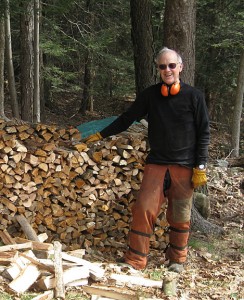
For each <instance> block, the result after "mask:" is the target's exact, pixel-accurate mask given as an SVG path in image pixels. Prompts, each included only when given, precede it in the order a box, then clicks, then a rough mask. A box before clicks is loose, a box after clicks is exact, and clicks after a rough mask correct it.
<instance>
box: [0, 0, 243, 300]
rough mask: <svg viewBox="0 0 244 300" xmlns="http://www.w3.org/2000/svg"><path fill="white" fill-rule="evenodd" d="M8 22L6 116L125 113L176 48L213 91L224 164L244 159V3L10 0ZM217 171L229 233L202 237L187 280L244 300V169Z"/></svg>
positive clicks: (218, 205)
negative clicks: (159, 56)
mask: <svg viewBox="0 0 244 300" xmlns="http://www.w3.org/2000/svg"><path fill="white" fill-rule="evenodd" d="M0 16H1V17H0V117H1V118H4V119H5V120H8V119H12V118H13V117H14V118H16V119H19V120H23V121H25V122H29V123H33V122H34V123H36V122H43V123H49V124H50V123H56V124H58V125H60V126H75V127H76V126H78V125H80V124H81V123H84V122H87V121H91V120H94V119H103V118H106V117H110V116H116V115H119V114H120V113H121V112H123V111H124V110H125V109H126V108H127V107H128V105H130V103H131V101H133V100H134V99H135V97H136V95H137V94H138V93H139V92H140V91H141V90H142V89H144V88H145V87H146V86H148V85H150V84H153V83H155V82H157V81H158V80H159V77H158V74H157V70H156V65H155V63H154V57H155V54H156V53H157V52H158V50H160V49H161V48H162V47H163V46H168V47H170V48H174V49H176V50H177V51H178V52H179V53H180V54H181V55H182V57H183V61H184V71H183V73H182V80H184V81H185V82H187V83H189V84H192V85H195V86H196V87H197V88H199V89H200V90H202V91H203V92H204V93H205V98H206V103H207V106H208V110H209V115H210V120H211V129H212V132H213V133H214V135H212V136H211V144H212V145H211V149H210V150H211V153H213V152H214V154H215V155H214V159H215V158H217V159H220V163H221V162H223V160H221V159H223V158H224V159H225V158H227V157H229V156H231V155H232V154H234V156H241V157H242V156H243V153H244V148H243V147H244V144H243V140H244V139H243V137H244V132H243V118H242V117H243V111H242V105H243V91H244V50H243V45H244V43H243V25H244V11H243V1H241V0H234V1H233V0H188V1H182V0H165V1H163V0H151V1H150V0H130V1H123V0H113V1H112V0H106V1H100V0H97V1H95V0H77V1H74V0H69V1H65V0H46V1H39V0H22V1H19V0H11V1H9V0H1V5H0ZM216 144H218V147H215V145H216ZM213 148H214V151H213ZM212 158H213V157H212ZM216 161H217V162H218V160H215V161H214V162H215V163H216ZM224 162H226V161H224ZM242 166H243V164H242ZM212 168H213V170H212V169H211V170H210V171H211V172H212V173H211V176H210V177H211V182H210V183H209V188H210V190H211V207H213V209H212V215H211V217H212V218H214V221H216V220H217V223H218V224H220V225H221V226H223V224H225V229H228V230H229V235H228V236H227V237H225V238H224V239H221V240H217V239H216V240H214V241H213V240H211V239H210V240H209V239H208V238H207V239H206V240H207V241H206V240H205V238H203V236H200V238H199V237H197V239H196V240H194V239H192V241H191V247H192V248H194V249H192V250H191V253H192V256H191V257H190V262H189V265H188V268H190V269H191V270H195V272H196V277H194V278H195V279H194V278H193V277H192V278H191V276H192V275H191V274H192V272H187V273H186V274H184V275H183V277H182V281H181V283H180V284H181V286H182V288H181V289H182V290H184V289H185V285H186V283H187V282H190V285H189V286H190V287H189V291H186V292H188V293H189V295H190V297H191V299H243V296H242V295H243V290H242V291H241V283H242V282H243V273H242V270H243V269H242V268H241V260H242V258H243V237H242V234H240V232H241V230H243V205H242V203H243V202H242V198H243V181H242V185H240V183H241V179H240V174H241V171H238V172H237V171H236V170H235V169H233V168H226V170H224V171H223V168H222V167H221V166H219V165H218V163H217V166H215V165H214V166H212ZM200 242H205V244H204V245H207V246H206V247H207V250H206V249H205V248H204V247H203V246H202V244H201V245H200V246H199V244H198V243H200ZM194 243H195V244H196V243H197V246H196V245H195V246H194ZM193 246H194V247H193ZM210 246H211V249H212V250H211V249H210ZM195 249H196V251H195ZM210 250H211V251H212V252H213V253H214V254H212V256H211V257H210V256H209V252H210ZM103 254H104V253H103ZM216 254H217V255H216ZM160 255H161V254H160ZM215 255H216V256H218V258H217V262H218V263H216V260H215V258H214V256H215ZM101 257H102V255H101ZM160 258H161V256H160ZM152 260H153V256H152ZM157 261H158V263H159V264H161V261H160V259H159V258H158V256H157V255H155V257H154V260H153V261H152V268H151V269H152V270H154V269H155V265H156V262H157ZM194 276H195V275H194ZM4 295H5V293H4ZM0 296H2V295H1V287H0ZM2 297H3V296H2ZM6 297H8V296H6ZM75 297H76V298H75V299H78V298H77V296H75ZM194 297H195V298H194ZM3 299H5V298H3ZM6 299H10V298H6ZM82 299H83V298H82Z"/></svg>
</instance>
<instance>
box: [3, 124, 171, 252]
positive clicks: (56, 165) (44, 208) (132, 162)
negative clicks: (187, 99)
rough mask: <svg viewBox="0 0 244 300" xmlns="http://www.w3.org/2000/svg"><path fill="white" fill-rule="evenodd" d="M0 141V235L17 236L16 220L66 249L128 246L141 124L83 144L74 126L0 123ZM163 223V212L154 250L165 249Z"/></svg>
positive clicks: (140, 161)
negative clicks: (22, 220) (21, 219)
mask: <svg viewBox="0 0 244 300" xmlns="http://www.w3.org/2000/svg"><path fill="white" fill-rule="evenodd" d="M0 136H1V138H0V212H1V214H0V230H5V229H8V231H9V232H10V233H11V234H12V235H13V236H19V237H21V236H22V232H21V230H20V229H19V225H18V223H17V221H16V218H15V215H16V214H20V215H23V216H25V218H26V219H27V220H28V222H29V224H30V225H31V226H32V227H33V229H34V230H35V231H36V232H37V233H38V234H41V233H44V232H46V233H47V235H48V241H47V242H49V243H50V242H52V241H54V240H59V241H60V242H61V243H62V244H63V247H64V248H65V249H66V250H75V249H79V248H81V247H84V248H86V249H87V248H89V247H94V246H95V247H99V248H100V249H101V248H102V249H104V251H113V249H116V248H120V247H124V246H125V245H126V239H127V234H128V231H129V224H130V219H131V210H130V208H131V205H132V204H133V202H134V200H135V196H136V193H137V191H138V190H139V186H140V183H141V179H142V172H143V165H144V160H145V157H146V155H147V151H148V144H147V138H146V130H145V128H144V127H143V126H142V125H137V124H135V125H133V126H131V130H129V131H127V132H124V133H122V134H120V135H117V136H113V137H110V138H107V139H104V140H103V141H100V142H97V143H93V144H90V145H86V144H84V143H82V142H81V135H80V133H79V131H78V130H77V129H75V128H69V129H63V128H58V127H57V126H55V125H52V126H48V125H43V124H37V125H30V124H27V123H24V124H16V123H13V122H5V121H3V120H0ZM165 224H166V220H165V218H164V214H163V213H162V214H161V215H160V217H159V218H158V220H157V225H158V227H156V228H155V236H153V237H152V240H151V246H152V247H153V248H156V249H158V248H164V247H165V239H166V235H165V233H164V231H163V230H162V229H161V228H162V225H165Z"/></svg>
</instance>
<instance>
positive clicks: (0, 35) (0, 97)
mask: <svg viewBox="0 0 244 300" xmlns="http://www.w3.org/2000/svg"><path fill="white" fill-rule="evenodd" d="M4 39H5V36H4V18H3V14H1V13H0V115H1V117H4V48H5V43H4Z"/></svg>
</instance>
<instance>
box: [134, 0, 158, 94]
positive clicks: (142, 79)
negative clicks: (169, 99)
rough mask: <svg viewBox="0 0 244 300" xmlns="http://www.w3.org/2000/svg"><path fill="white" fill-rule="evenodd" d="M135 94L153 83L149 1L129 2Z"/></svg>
mask: <svg viewBox="0 0 244 300" xmlns="http://www.w3.org/2000/svg"><path fill="white" fill-rule="evenodd" d="M130 9H131V25H132V31H131V33H132V42H133V47H134V64H135V81H136V93H137V94H138V93H140V92H141V91H142V90H144V89H145V88H146V87H148V86H150V85H152V84H153V83H155V79H156V78H155V68H154V64H153V57H154V49H153V33H152V24H151V15H152V12H151V1H149V0H131V1H130Z"/></svg>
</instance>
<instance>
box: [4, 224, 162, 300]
mask: <svg viewBox="0 0 244 300" xmlns="http://www.w3.org/2000/svg"><path fill="white" fill-rule="evenodd" d="M0 237H1V239H2V241H3V242H4V244H5V246H0V273H1V275H0V279H1V282H2V283H3V282H4V283H5V286H6V287H7V288H6V290H7V291H8V292H9V293H10V294H17V295H20V294H23V293H25V292H34V293H36V294H37V295H36V296H34V298H32V299H33V300H40V299H42V300H48V299H54V298H55V299H65V298H66V294H67V292H68V291H67V290H69V289H72V288H80V290H79V291H80V292H81V293H83V292H85V293H86V294H90V295H92V298H91V299H105V298H102V297H103V296H106V297H109V299H110V298H112V299H127V298H128V299H134V300H136V299H138V295H137V293H135V292H133V291H131V292H130V291H129V290H127V291H125V290H124V289H123V285H124V284H127V285H129V286H131V285H134V286H142V287H150V288H159V289H162V288H163V286H164V284H163V281H162V280H157V281H156V280H151V279H149V278H147V277H144V276H143V275H142V274H137V275H136V274H134V275H133V274H130V271H129V270H128V268H127V267H126V266H124V267H123V266H121V267H119V266H118V265H113V264H111V263H102V262H96V263H92V262H90V261H88V260H86V259H84V258H83V256H84V254H85V250H84V249H79V250H73V251H70V252H64V251H62V245H61V243H60V242H58V241H55V242H54V243H53V244H51V243H46V242H45V240H46V239H47V235H46V234H41V235H39V236H38V240H39V242H36V241H32V240H25V239H22V238H18V237H17V238H13V237H12V236H10V235H9V233H8V232H7V231H6V230H4V231H0ZM123 268H126V269H127V271H126V274H125V273H123ZM133 272H135V270H133ZM165 278H167V276H166V277H165ZM109 281H112V282H113V286H111V285H109ZM116 286H117V287H118V288H117V290H116V289H115V288H116ZM121 286H122V288H121ZM95 295H96V297H95ZM93 296H94V297H95V298H94V297H93ZM106 299H108V298H106ZM143 299H145V298H143Z"/></svg>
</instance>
